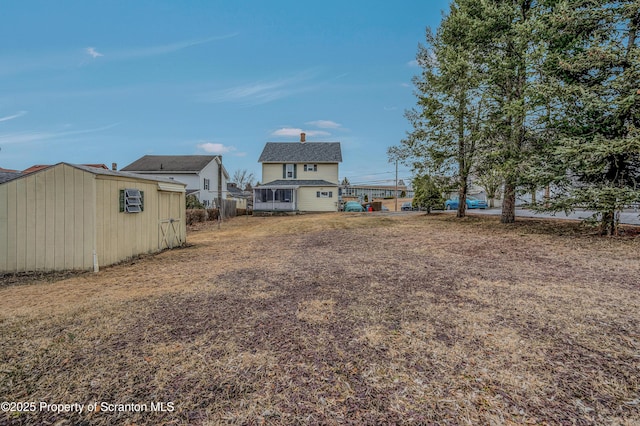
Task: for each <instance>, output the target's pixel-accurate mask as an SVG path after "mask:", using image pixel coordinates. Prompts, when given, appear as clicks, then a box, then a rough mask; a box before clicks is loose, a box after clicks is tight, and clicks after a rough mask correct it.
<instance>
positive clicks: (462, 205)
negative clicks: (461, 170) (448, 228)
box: [456, 176, 467, 217]
mask: <svg viewBox="0 0 640 426" xmlns="http://www.w3.org/2000/svg"><path fill="white" fill-rule="evenodd" d="M466 211H467V179H466V177H463V176H460V189H459V190H458V213H457V214H456V217H464V216H465V214H466Z"/></svg>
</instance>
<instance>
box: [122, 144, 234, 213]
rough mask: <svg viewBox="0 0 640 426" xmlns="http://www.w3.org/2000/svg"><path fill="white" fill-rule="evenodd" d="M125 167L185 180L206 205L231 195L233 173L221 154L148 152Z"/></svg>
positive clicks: (152, 174) (188, 187) (138, 172)
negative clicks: (230, 177) (229, 190)
mask: <svg viewBox="0 0 640 426" xmlns="http://www.w3.org/2000/svg"><path fill="white" fill-rule="evenodd" d="M122 170H123V171H125V172H131V173H137V174H142V175H151V176H156V177H162V178H168V179H172V180H175V181H177V182H182V183H185V184H186V185H187V195H195V196H196V197H197V198H198V201H200V202H201V203H202V204H203V205H204V206H205V207H213V206H215V205H216V202H217V200H218V198H220V200H223V199H226V198H227V196H226V192H227V181H228V180H229V173H227V171H226V169H225V168H224V166H223V165H222V156H221V155H145V156H144V157H141V158H139V159H138V160H136V161H134V162H133V163H131V164H129V165H128V166H126V167H123V168H122Z"/></svg>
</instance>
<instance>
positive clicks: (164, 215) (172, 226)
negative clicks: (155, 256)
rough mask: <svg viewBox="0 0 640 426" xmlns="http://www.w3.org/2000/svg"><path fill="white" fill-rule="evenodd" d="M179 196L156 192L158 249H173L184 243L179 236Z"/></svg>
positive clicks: (174, 193)
mask: <svg viewBox="0 0 640 426" xmlns="http://www.w3.org/2000/svg"><path fill="white" fill-rule="evenodd" d="M180 200H181V198H180V194H179V193H177V192H165V191H159V192H158V217H159V219H160V220H159V221H158V222H159V230H158V232H159V235H158V241H159V242H160V243H159V249H160V250H164V249H166V248H173V247H175V246H179V245H181V244H182V243H183V242H184V241H182V238H181V236H180V221H181V220H183V219H182V218H181V217H180Z"/></svg>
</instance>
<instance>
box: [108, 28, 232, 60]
mask: <svg viewBox="0 0 640 426" xmlns="http://www.w3.org/2000/svg"><path fill="white" fill-rule="evenodd" d="M238 34H239V33H231V34H225V35H221V36H215V37H208V38H204V39H199V40H187V41H179V42H175V43H169V44H162V45H158V46H149V47H141V48H132V49H126V50H122V51H119V52H114V55H113V56H114V58H115V59H127V58H138V57H145V56H157V55H165V54H167V53H172V52H177V51H179V50H183V49H186V48H188V47H193V46H197V45H199V44H206V43H210V42H212V41H217V40H224V39H228V38H232V37H235V36H237V35H238Z"/></svg>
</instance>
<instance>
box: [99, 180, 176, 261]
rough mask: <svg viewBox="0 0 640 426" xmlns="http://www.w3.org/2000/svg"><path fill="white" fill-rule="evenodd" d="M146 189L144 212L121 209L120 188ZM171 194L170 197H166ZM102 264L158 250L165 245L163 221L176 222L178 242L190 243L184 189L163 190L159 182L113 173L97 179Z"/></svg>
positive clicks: (100, 257)
mask: <svg viewBox="0 0 640 426" xmlns="http://www.w3.org/2000/svg"><path fill="white" fill-rule="evenodd" d="M124 189H138V190H140V191H142V192H144V211H142V212H140V213H125V212H120V190H124ZM165 194H170V195H169V196H163V195H165ZM96 200H97V227H96V234H97V237H96V241H97V244H96V248H97V253H98V263H99V264H100V265H110V264H113V263H117V262H120V261H122V260H125V259H128V258H131V257H133V256H136V255H138V254H145V253H154V252H157V251H160V250H161V249H163V248H164V246H163V245H162V231H161V223H162V222H163V221H167V220H172V219H173V221H174V223H175V226H174V229H175V230H176V234H177V235H176V236H175V239H174V241H176V242H177V243H176V244H175V245H179V244H183V243H184V242H186V223H185V217H184V216H185V212H184V209H185V195H184V192H169V191H160V190H159V189H158V184H157V183H154V182H144V181H139V180H134V179H126V178H119V177H112V176H98V177H97V178H96Z"/></svg>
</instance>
